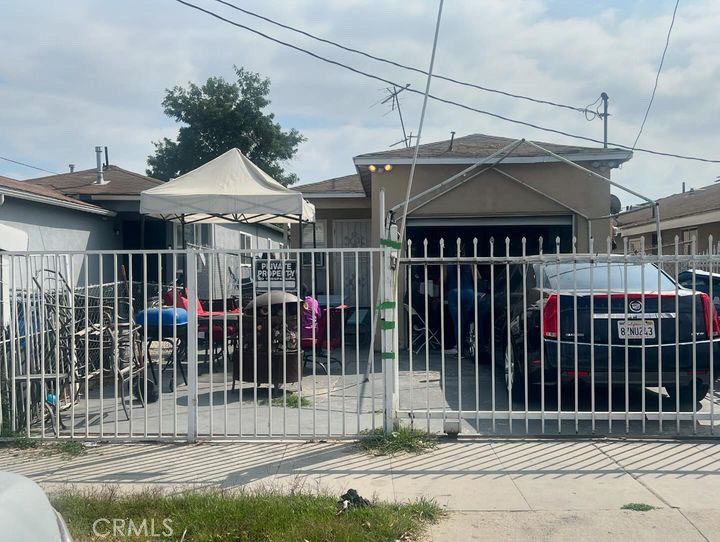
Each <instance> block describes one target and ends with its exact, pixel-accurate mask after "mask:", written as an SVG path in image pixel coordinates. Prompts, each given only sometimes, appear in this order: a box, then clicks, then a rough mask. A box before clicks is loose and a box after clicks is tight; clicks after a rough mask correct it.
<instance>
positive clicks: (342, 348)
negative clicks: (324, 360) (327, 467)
mask: <svg viewBox="0 0 720 542" xmlns="http://www.w3.org/2000/svg"><path fill="white" fill-rule="evenodd" d="M336 257H337V258H338V259H339V260H340V326H341V327H340V367H341V370H340V378H341V379H342V384H341V386H340V389H341V390H342V434H343V436H345V435H346V434H347V432H346V428H345V408H346V406H345V384H346V382H345V254H344V253H342V252H339V253H337V254H336ZM357 281H358V276H357V275H355V283H356V285H357ZM355 289H357V286H356V288H355ZM328 369H329V368H328Z"/></svg>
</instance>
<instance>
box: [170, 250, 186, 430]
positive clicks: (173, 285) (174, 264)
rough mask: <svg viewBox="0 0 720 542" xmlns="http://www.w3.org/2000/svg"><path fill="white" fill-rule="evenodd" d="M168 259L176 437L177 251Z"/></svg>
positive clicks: (178, 345)
mask: <svg viewBox="0 0 720 542" xmlns="http://www.w3.org/2000/svg"><path fill="white" fill-rule="evenodd" d="M170 259H171V261H172V275H171V276H170V280H169V285H168V286H169V288H170V291H171V292H172V309H173V320H172V345H173V349H172V352H171V353H170V355H171V356H172V384H173V385H172V394H173V437H177V434H178V431H177V422H178V419H177V388H178V379H177V364H178V363H182V359H180V360H179V361H178V348H180V339H179V338H178V327H177V320H178V316H177V313H178V310H177V297H178V296H177V286H178V285H177V273H178V271H177V253H176V252H173V253H172V254H171V256H170ZM185 330H186V332H187V318H186V321H185ZM185 341H186V342H185V346H184V347H183V348H184V350H185V352H187V333H186V334H185ZM180 374H183V372H182V367H181V368H180Z"/></svg>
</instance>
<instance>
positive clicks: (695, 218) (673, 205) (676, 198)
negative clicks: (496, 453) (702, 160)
mask: <svg viewBox="0 0 720 542" xmlns="http://www.w3.org/2000/svg"><path fill="white" fill-rule="evenodd" d="M657 202H658V204H659V209H660V232H661V235H662V244H663V252H665V253H672V254H674V253H675V238H676V237H677V242H678V253H680V254H691V253H692V242H693V239H696V241H697V245H696V251H697V253H698V254H701V253H707V252H708V250H709V249H710V248H713V250H714V252H715V253H717V252H718V242H719V241H720V184H711V185H709V186H703V187H702V188H695V189H690V190H687V191H684V192H681V193H679V194H673V195H671V196H667V197H665V198H661V199H659V200H657ZM616 224H617V228H618V231H619V235H620V238H621V243H619V244H618V249H619V250H623V243H624V240H625V239H627V242H628V251H630V252H640V250H641V248H642V246H643V242H644V247H645V252H648V253H655V252H656V250H657V234H656V231H657V226H656V220H655V216H654V215H653V212H652V209H651V208H649V207H645V208H640V209H632V208H631V209H629V210H628V211H625V212H624V213H621V214H619V215H618V217H617V221H616ZM711 235H712V247H711V245H710V240H709V236H711Z"/></svg>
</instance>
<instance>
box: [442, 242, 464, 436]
mask: <svg viewBox="0 0 720 542" xmlns="http://www.w3.org/2000/svg"><path fill="white" fill-rule="evenodd" d="M444 259H445V240H444V239H443V238H441V239H440V261H441V263H440V267H439V271H440V273H439V275H440V343H441V344H442V347H441V348H440V382H441V386H442V389H443V390H446V389H447V386H446V385H445V374H446V373H445V286H444V284H443V283H444V282H445V281H444V280H443V276H444V275H446V274H448V273H449V270H448V266H447V263H446V262H445V261H444ZM457 342H458V341H455V343H456V344H455V347H456V348H460V345H459V344H457ZM445 403H446V402H445V401H443V402H442V423H443V427H444V426H445Z"/></svg>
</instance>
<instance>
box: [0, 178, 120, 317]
mask: <svg viewBox="0 0 720 542" xmlns="http://www.w3.org/2000/svg"><path fill="white" fill-rule="evenodd" d="M0 225H2V226H3V227H4V228H3V234H4V235H5V234H10V233H13V234H15V233H17V232H20V233H21V234H23V233H24V234H25V235H24V239H25V243H23V244H22V246H20V244H19V243H17V241H16V240H17V235H13V237H14V239H12V241H13V242H12V243H6V241H8V240H6V239H0V322H2V327H3V328H4V326H5V325H7V324H8V323H9V321H10V320H9V318H10V305H9V301H8V300H9V299H10V292H11V289H12V288H13V287H14V288H19V289H24V288H26V287H28V286H30V287H32V286H33V284H34V280H39V279H38V277H39V276H41V275H43V273H44V270H46V269H49V270H52V271H55V270H58V271H60V273H61V274H62V276H63V277H65V278H69V279H70V280H69V282H71V283H72V284H83V283H84V281H85V276H86V275H85V267H84V265H85V262H84V261H83V260H82V258H75V259H74V261H73V263H72V264H71V263H70V261H69V258H67V257H62V256H56V255H46V256H42V255H39V254H35V255H32V256H29V257H28V258H27V259H26V258H23V257H19V258H13V257H11V256H8V255H7V254H3V251H6V250H8V251H17V250H28V251H61V252H68V251H85V250H100V249H102V250H115V249H120V248H122V245H121V240H120V238H119V237H118V236H117V235H116V232H117V228H118V224H117V217H116V213H115V212H114V211H110V210H108V209H103V208H102V207H98V206H97V205H93V204H92V203H89V202H84V201H79V200H76V199H73V198H70V197H67V196H65V195H63V194H62V193H60V192H58V191H56V190H54V189H52V188H49V187H45V186H36V185H33V184H30V183H26V182H23V181H17V180H14V179H9V178H7V177H0ZM111 273H112V270H111V269H107V274H106V275H105V276H106V277H109V276H111ZM47 277H50V278H49V280H51V281H52V282H53V283H54V275H47ZM87 278H88V282H90V283H97V282H98V281H99V271H98V266H97V265H96V266H94V267H92V266H90V267H88V268H87Z"/></svg>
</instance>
